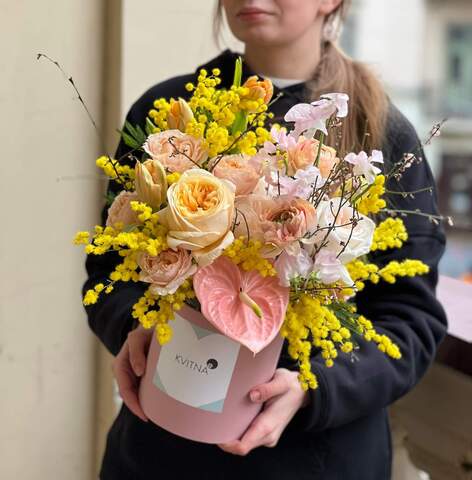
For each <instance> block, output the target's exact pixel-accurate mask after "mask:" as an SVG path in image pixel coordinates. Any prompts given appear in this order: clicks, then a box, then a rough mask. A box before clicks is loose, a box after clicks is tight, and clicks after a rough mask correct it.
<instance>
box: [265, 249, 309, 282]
mask: <svg viewBox="0 0 472 480" xmlns="http://www.w3.org/2000/svg"><path fill="white" fill-rule="evenodd" d="M274 266H275V269H276V270H277V273H278V275H279V281H280V285H282V286H284V287H289V286H290V280H292V279H293V278H295V277H298V276H300V277H303V278H306V277H307V276H308V275H309V274H310V273H311V271H312V270H313V260H312V259H311V257H310V255H308V253H307V252H306V251H305V250H303V249H301V250H300V253H299V254H298V255H289V254H288V253H287V252H286V251H283V252H282V253H281V254H280V255H279V257H278V258H277V260H276V261H275V264H274Z"/></svg>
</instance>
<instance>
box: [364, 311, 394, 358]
mask: <svg viewBox="0 0 472 480" xmlns="http://www.w3.org/2000/svg"><path fill="white" fill-rule="evenodd" d="M357 323H358V325H359V327H360V329H361V332H362V336H363V337H364V339H365V340H367V341H368V342H370V341H372V342H375V343H377V346H378V348H379V350H380V351H381V352H384V353H386V354H387V355H388V356H389V357H391V358H393V359H395V360H399V359H400V358H402V354H401V352H400V349H399V348H398V346H397V345H396V344H394V343H393V342H392V341H391V340H390V338H388V337H387V335H380V334H378V333H377V332H376V330H375V329H374V327H373V325H372V322H371V321H370V320H367V319H366V318H365V317H363V316H362V315H360V316H359V317H358V318H357Z"/></svg>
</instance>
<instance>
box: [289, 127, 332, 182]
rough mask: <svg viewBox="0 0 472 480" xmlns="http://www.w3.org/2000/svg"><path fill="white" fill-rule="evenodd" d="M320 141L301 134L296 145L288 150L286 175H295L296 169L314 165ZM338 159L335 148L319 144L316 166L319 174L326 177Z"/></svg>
mask: <svg viewBox="0 0 472 480" xmlns="http://www.w3.org/2000/svg"><path fill="white" fill-rule="evenodd" d="M319 146H320V142H319V141H318V140H316V139H306V138H304V137H303V136H301V137H300V138H299V140H298V143H297V145H296V146H295V147H294V148H291V149H289V150H288V169H287V174H288V175H295V173H296V171H297V170H305V169H306V168H308V167H309V166H311V165H314V164H315V162H316V158H317V156H318V150H319ZM338 161H339V159H337V158H336V150H335V149H334V148H331V147H328V146H327V145H322V146H321V154H320V158H319V163H318V168H319V169H320V173H321V176H322V177H323V178H327V177H328V175H329V173H330V171H331V169H332V168H333V167H334V166H335V165H336V163H337V162H338Z"/></svg>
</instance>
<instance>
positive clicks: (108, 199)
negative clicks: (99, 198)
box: [105, 191, 116, 207]
mask: <svg viewBox="0 0 472 480" xmlns="http://www.w3.org/2000/svg"><path fill="white" fill-rule="evenodd" d="M115 198H116V193H113V192H112V191H109V192H107V193H106V194H105V205H106V206H107V207H109V206H110V205H111V204H112V203H113V201H114V200H115Z"/></svg>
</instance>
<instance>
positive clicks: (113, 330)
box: [82, 104, 146, 355]
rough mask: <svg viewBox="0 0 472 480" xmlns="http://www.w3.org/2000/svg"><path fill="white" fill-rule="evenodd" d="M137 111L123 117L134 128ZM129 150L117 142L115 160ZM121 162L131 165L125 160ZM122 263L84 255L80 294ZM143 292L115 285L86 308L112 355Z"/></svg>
mask: <svg viewBox="0 0 472 480" xmlns="http://www.w3.org/2000/svg"><path fill="white" fill-rule="evenodd" d="M140 110H141V109H137V108H136V104H135V106H133V107H132V108H131V110H130V111H129V113H128V115H127V116H126V120H127V121H129V122H130V123H131V124H132V125H133V126H134V125H137V124H140V125H143V118H142V117H143V112H142V111H140ZM144 118H145V117H144ZM130 150H131V149H130V148H129V147H128V146H127V145H126V144H125V143H124V142H123V140H120V143H119V145H118V148H117V150H116V153H115V157H114V158H115V159H119V158H121V157H123V156H125V155H126V154H127V153H128V152H130ZM120 163H122V164H123V163H128V164H131V163H130V162H129V161H127V160H126V159H125V158H124V159H123V160H122V161H121V162H120ZM120 189H121V188H120V186H119V185H118V184H117V183H116V182H114V181H110V182H109V184H108V192H109V193H110V192H113V193H115V194H116V193H118V192H119V191H120ZM107 210H108V208H107V207H106V206H105V207H104V208H103V210H102V216H101V220H102V225H104V224H105V222H106V218H107ZM121 261H122V259H121V257H120V256H119V255H118V253H117V252H114V251H111V252H107V253H105V254H104V255H87V258H86V261H85V267H86V270H87V274H88V278H87V280H86V281H85V283H84V285H83V287H82V293H83V294H85V292H86V291H87V290H88V289H90V288H93V287H94V286H95V285H96V284H98V283H104V284H105V282H106V280H107V279H108V276H109V274H110V273H111V272H112V271H113V270H114V269H115V267H116V265H118V264H119V263H120V262H121ZM145 289H146V287H145V285H144V284H142V283H141V282H137V283H135V282H117V283H116V284H115V286H114V288H113V291H112V292H111V293H108V294H102V295H101V296H100V298H99V300H98V302H97V303H96V304H93V305H89V306H87V307H85V311H86V313H87V317H88V323H89V326H90V328H91V329H92V331H93V332H94V333H95V335H97V337H98V338H99V339H100V340H101V342H102V343H103V344H104V345H105V346H106V348H107V349H108V350H109V351H110V352H111V353H112V354H113V355H116V354H117V353H118V352H119V351H120V349H121V346H122V345H123V343H124V342H125V340H126V337H127V334H128V332H129V331H130V330H131V329H132V328H133V323H134V319H133V317H132V316H131V311H132V307H133V305H134V304H135V303H136V301H137V300H138V299H139V297H141V296H142V294H143V293H144V291H145Z"/></svg>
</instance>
